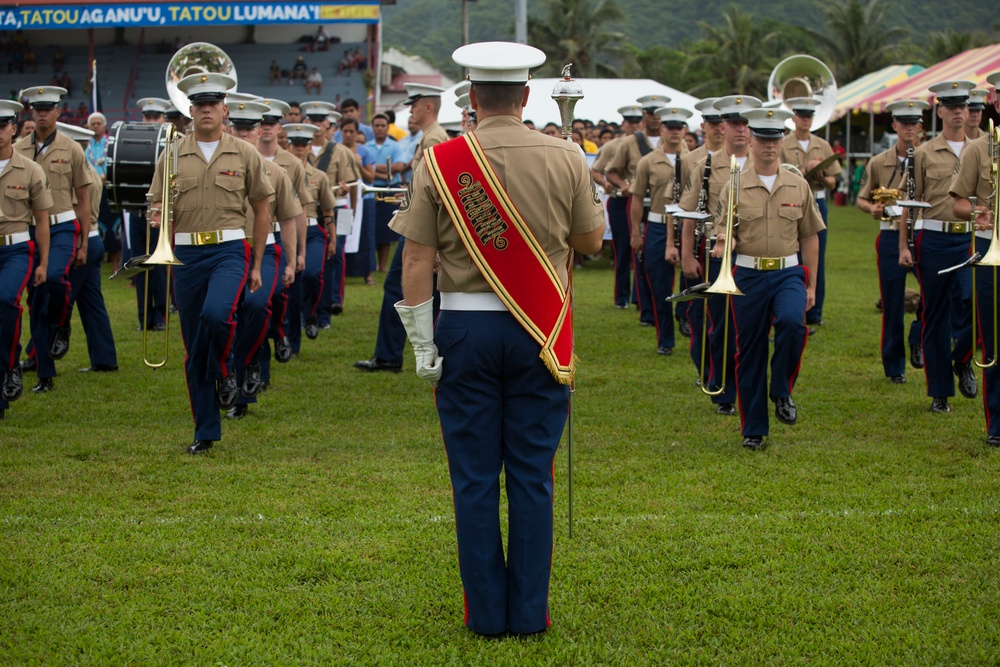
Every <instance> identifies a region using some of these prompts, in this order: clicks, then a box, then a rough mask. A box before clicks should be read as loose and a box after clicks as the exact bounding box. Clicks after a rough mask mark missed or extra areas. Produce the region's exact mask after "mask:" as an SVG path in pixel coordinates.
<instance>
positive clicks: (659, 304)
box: [629, 106, 693, 356]
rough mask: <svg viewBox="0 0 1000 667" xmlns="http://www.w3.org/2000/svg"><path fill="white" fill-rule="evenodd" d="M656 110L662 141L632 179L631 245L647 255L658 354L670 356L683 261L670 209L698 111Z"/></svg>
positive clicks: (636, 170)
mask: <svg viewBox="0 0 1000 667" xmlns="http://www.w3.org/2000/svg"><path fill="white" fill-rule="evenodd" d="M656 115H657V117H658V119H659V121H660V127H661V130H660V138H661V141H660V145H659V146H658V147H657V149H656V150H654V151H653V152H652V153H649V154H648V155H645V156H644V157H642V158H641V159H640V160H639V162H638V164H637V165H636V168H635V175H634V176H633V178H632V180H631V183H632V185H631V191H632V198H631V199H630V200H629V219H630V220H631V225H632V229H631V236H632V249H633V250H635V251H636V252H642V253H643V255H644V256H645V268H646V275H645V276H644V279H645V280H646V282H647V285H648V287H649V290H650V294H651V295H652V304H653V314H654V316H655V318H656V320H655V322H656V335H657V340H656V353H657V354H661V355H665V356H669V355H671V354H673V352H674V336H673V331H674V329H673V326H672V323H671V322H670V310H671V307H670V304H669V303H667V302H666V301H665V299H666V298H667V297H668V296H670V294H671V293H672V292H673V287H674V266H675V265H676V264H677V263H678V262H679V261H680V253H679V252H678V251H677V248H676V246H675V245H674V230H673V225H671V224H669V223H670V221H669V220H668V218H669V217H670V216H668V215H667V214H666V212H665V210H666V207H667V205H668V204H672V203H673V202H674V201H675V200H676V199H677V198H678V197H679V195H680V193H679V192H676V191H675V189H676V186H677V185H679V184H680V169H681V164H680V163H679V160H678V158H681V157H686V154H687V147H686V145H685V144H684V130H685V128H686V127H687V119H688V118H690V117H691V116H692V115H693V114H692V113H691V112H690V111H688V110H687V109H681V108H678V107H669V106H666V107H663V108H661V109H657V111H656ZM682 154H683V155H682ZM647 194H648V196H649V198H650V202H651V204H650V208H649V213H648V214H647V215H646V218H645V219H646V221H647V223H648V224H647V225H646V229H645V234H642V233H641V232H640V228H639V221H640V220H642V219H643V199H644V198H645V197H646V196H647Z"/></svg>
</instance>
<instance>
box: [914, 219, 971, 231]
mask: <svg viewBox="0 0 1000 667" xmlns="http://www.w3.org/2000/svg"><path fill="white" fill-rule="evenodd" d="M924 229H929V230H930V231H932V232H944V233H945V234H968V233H969V232H970V231H972V223H971V222H966V221H965V220H955V221H951V220H928V219H927V218H924Z"/></svg>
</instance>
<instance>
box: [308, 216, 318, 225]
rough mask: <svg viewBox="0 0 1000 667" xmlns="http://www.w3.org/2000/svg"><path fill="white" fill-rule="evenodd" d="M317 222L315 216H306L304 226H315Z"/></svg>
mask: <svg viewBox="0 0 1000 667" xmlns="http://www.w3.org/2000/svg"><path fill="white" fill-rule="evenodd" d="M318 224H319V220H317V219H316V218H306V227H315V226H316V225H318Z"/></svg>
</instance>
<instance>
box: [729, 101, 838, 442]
mask: <svg viewBox="0 0 1000 667" xmlns="http://www.w3.org/2000/svg"><path fill="white" fill-rule="evenodd" d="M742 116H743V117H744V118H746V119H747V120H748V121H749V124H750V133H751V135H752V138H751V139H750V151H751V153H752V154H753V164H752V165H750V166H748V167H747V169H746V170H744V171H742V172H741V173H740V175H739V193H738V194H739V198H738V202H739V207H738V217H739V225H738V226H737V227H736V228H735V230H734V234H735V236H734V238H733V239H731V240H730V241H729V242H731V243H733V244H734V246H733V247H734V250H735V252H736V261H735V264H736V268H735V269H734V270H733V278H734V280H735V281H736V286H737V288H739V290H740V291H741V292H743V294H744V296H734V297H733V299H732V303H733V319H734V322H735V324H736V344H737V348H738V352H737V353H736V387H737V393H738V395H739V403H740V418H741V421H742V433H743V446H744V447H747V448H748V449H752V450H761V449H763V448H764V447H765V446H766V444H765V442H764V438H765V437H767V435H768V433H769V425H768V418H767V403H766V399H765V396H770V398H771V400H772V401H774V403H775V410H774V413H775V416H776V417H777V419H778V421H780V422H782V423H785V424H795V423H796V422H797V421H798V414H797V409H796V406H795V403H794V401H792V389H794V387H795V381H796V379H797V377H798V374H799V366H800V364H801V362H802V352H803V351H804V350H805V346H806V338H807V332H806V325H805V324H803V321H804V319H805V314H806V311H807V310H808V309H809V308H810V307H811V306H812V305H813V303H814V302H815V300H816V264H817V261H818V258H817V255H818V252H819V240H818V239H817V238H816V234H817V233H818V232H819V231H820V230H822V229H823V219H822V217H821V216H820V214H819V208H818V207H817V206H816V202H815V200H814V199H813V194H812V190H811V189H810V185H809V183H807V182H806V180H805V179H804V178H801V177H799V176H796V175H795V174H793V173H791V172H790V171H787V170H785V169H781V168H780V164H781V142H782V140H783V138H784V134H785V133H784V129H785V120H787V119H788V118H790V117H791V116H792V114H791V112H789V111H786V110H784V109H752V110H749V111H744V112H742ZM731 197H732V193H730V191H729V189H728V185H727V187H726V188H724V189H723V191H722V196H721V199H720V202H721V203H720V208H719V210H720V217H722V216H723V215H725V214H726V211H727V210H728V207H729V202H730V198H731ZM716 230H717V239H718V240H719V241H726V231H725V230H724V229H719V224H717V225H716ZM798 253H801V256H802V260H803V262H804V263H805V266H802V265H800V263H799V255H798ZM772 328H773V329H774V354H773V356H772V357H771V381H770V383H768V380H767V357H768V351H769V344H768V333H769V331H770V330H771V329H772Z"/></svg>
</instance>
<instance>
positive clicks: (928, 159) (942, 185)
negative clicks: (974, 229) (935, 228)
mask: <svg viewBox="0 0 1000 667" xmlns="http://www.w3.org/2000/svg"><path fill="white" fill-rule="evenodd" d="M968 146H969V142H967V141H966V142H965V146H964V147H963V148H962V152H963V153H964V152H965V151H966V149H967V148H968ZM914 156H915V160H914V165H915V168H916V175H915V179H916V181H917V188H916V193H915V196H916V198H917V199H919V200H920V201H925V202H927V203H928V204H930V205H931V207H930V209H928V210H926V211H924V212H923V213H924V215H923V218H924V220H942V221H945V222H950V221H953V220H955V212H954V208H953V202H952V198H951V195H949V194H948V189H949V188H950V187H951V179H952V176H954V175H955V172H956V171H957V170H958V156H957V155H955V152H954V151H953V150H951V146H949V145H948V141H947V140H946V139H945V138H944V135H943V134H939V135H937V136H936V137H934V138H933V139H931V140H930V141H926V142H924V143H922V144H920V146H918V147H917V150H916V152H915V153H914Z"/></svg>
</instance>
